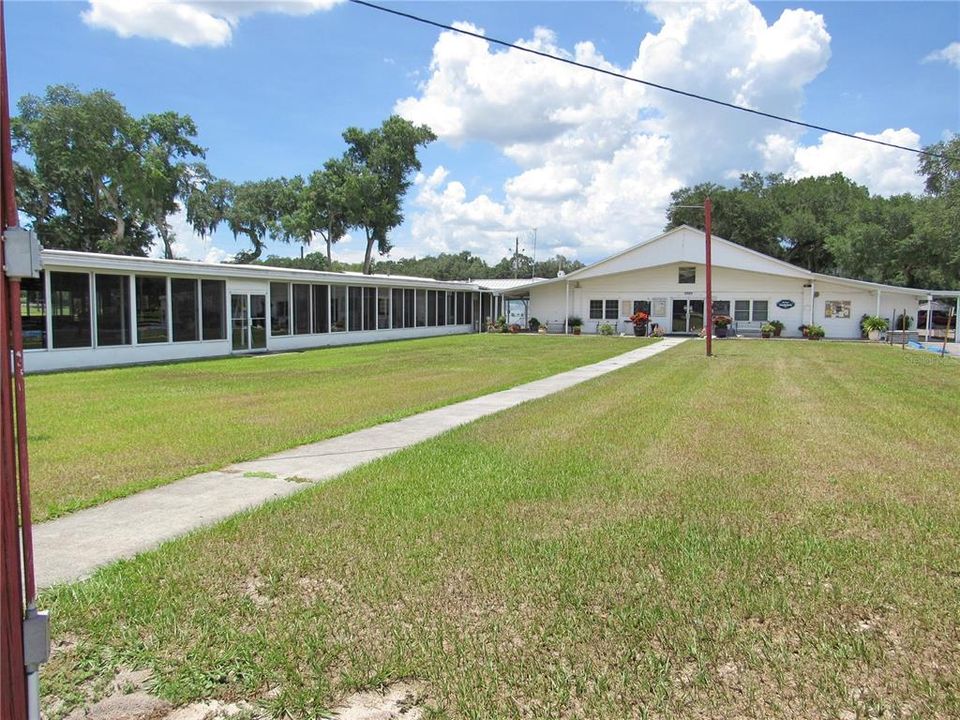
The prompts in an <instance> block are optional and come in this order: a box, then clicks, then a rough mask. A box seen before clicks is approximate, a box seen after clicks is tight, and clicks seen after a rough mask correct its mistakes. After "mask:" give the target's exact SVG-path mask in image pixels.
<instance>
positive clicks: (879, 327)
mask: <svg viewBox="0 0 960 720" xmlns="http://www.w3.org/2000/svg"><path fill="white" fill-rule="evenodd" d="M860 326H861V327H862V328H863V329H864V330H865V331H866V333H867V338H869V339H870V340H873V341H874V342H876V341H877V340H879V339H880V333H883V332H886V331H887V328H888V327H889V326H890V324H889V323H888V322H887V320H886V318H882V317H880V316H879V315H871V316H869V317H866V318H864V320H863V322H862V323H860Z"/></svg>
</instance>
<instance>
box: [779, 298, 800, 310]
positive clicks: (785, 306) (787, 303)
mask: <svg viewBox="0 0 960 720" xmlns="http://www.w3.org/2000/svg"><path fill="white" fill-rule="evenodd" d="M794 305H796V303H795V302H794V301H793V300H778V301H777V307H778V308H780V309H781V310H789V309H790V308H792V307H793V306H794Z"/></svg>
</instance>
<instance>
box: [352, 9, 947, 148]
mask: <svg viewBox="0 0 960 720" xmlns="http://www.w3.org/2000/svg"><path fill="white" fill-rule="evenodd" d="M348 1H349V2H351V3H353V4H354V5H362V6H364V7H367V8H370V9H372V10H379V11H380V12H385V13H389V14H390V15H396V16H397V17H402V18H406V19H407V20H413V21H414V22H418V23H422V24H424V25H430V26H432V27H435V28H440V29H441V30H449V31H451V32H455V33H459V34H460V35H466V36H468V37H472V38H476V39H478V40H484V41H486V42H489V43H493V44H494V45H500V46H502V47H505V48H512V49H514V50H519V51H520V52H525V53H529V54H530V55H536V56H538V57H542V58H546V59H547V60H555V61H556V62H562V63H566V64H567V65H573V66H574V67H578V68H583V69H584V70H592V71H593V72H597V73H601V74H603V75H609V76H610V77H615V78H619V79H621V80H628V81H629V82H633V83H638V84H640V85H646V86H647V87H652V88H656V89H657V90H664V91H666V92H670V93H674V94H675V95H683V96H684V97H688V98H692V99H694V100H700V101H702V102H708V103H713V104H714V105H720V106H721V107H725V108H729V109H731V110H739V111H740V112H745V113H750V114H751V115H759V116H760V117H765V118H770V119H771V120H779V121H780V122H785V123H789V124H791V125H798V126H800V127H802V128H807V129H808V130H819V131H820V132H825V133H830V134H831V135H840V136H842V137H846V138H850V139H851V140H861V141H863V142H868V143H873V144H874V145H883V146H884V147H889V148H894V149H895V150H906V151H907V152H912V153H916V154H917V155H927V156H929V157H935V158H939V159H941V160H954V161H957V162H960V158H955V157H952V156H950V155H944V154H941V153H935V152H930V151H929V150H920V149H918V148H912V147H907V146H906V145H897V144H896V143H891V142H886V141H884V140H877V139H875V138H869V137H863V136H862V135H854V134H853V133H848V132H844V131H842V130H832V129H831V128H828V127H823V126H821V125H814V124H812V123H806V122H803V121H802V120H794V119H793V118H788V117H783V116H782V115H774V114H773V113H768V112H763V111H762V110H755V109H753V108H749V107H745V106H743V105H736V104H734V103H729V102H725V101H723V100H717V99H716V98H712V97H707V96H706V95H698V94H697V93H693V92H688V91H686V90H680V89H678V88H674V87H670V86H669V85H660V84H659V83H655V82H651V81H649V80H641V79H640V78H636V77H631V76H630V75H624V74H623V73H619V72H616V71H614V70H607V69H606V68H601V67H597V66H595V65H587V64H586V63H581V62H577V61H576V60H571V59H569V58H565V57H560V56H558V55H551V54H550V53H546V52H543V51H542V50H534V49H533V48H528V47H523V46H522V45H517V44H515V43H511V42H507V41H506V40H499V39H497V38H495V37H490V36H488V35H481V34H480V33H476V32H473V31H471V30H464V29H463V28H458V27H454V26H453V25H446V24H444V23H441V22H437V21H436V20H430V19H428V18H425V17H421V16H419V15H414V14H413V13H408V12H403V11H402V10H394V9H393V8H388V7H384V6H383V5H377V4H376V3H372V2H367V0H348Z"/></svg>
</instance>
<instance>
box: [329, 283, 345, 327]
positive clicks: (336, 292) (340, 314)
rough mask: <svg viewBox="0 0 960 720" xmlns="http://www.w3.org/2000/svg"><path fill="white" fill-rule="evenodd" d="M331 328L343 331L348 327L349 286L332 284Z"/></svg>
mask: <svg viewBox="0 0 960 720" xmlns="http://www.w3.org/2000/svg"><path fill="white" fill-rule="evenodd" d="M330 329H331V330H332V331H333V332H343V331H344V330H346V329H347V288H346V286H345V285H331V286H330Z"/></svg>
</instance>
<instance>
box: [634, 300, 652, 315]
mask: <svg viewBox="0 0 960 720" xmlns="http://www.w3.org/2000/svg"><path fill="white" fill-rule="evenodd" d="M633 312H635V313H638V312H645V313H646V314H647V315H649V314H650V301H649V300H634V301H633Z"/></svg>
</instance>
